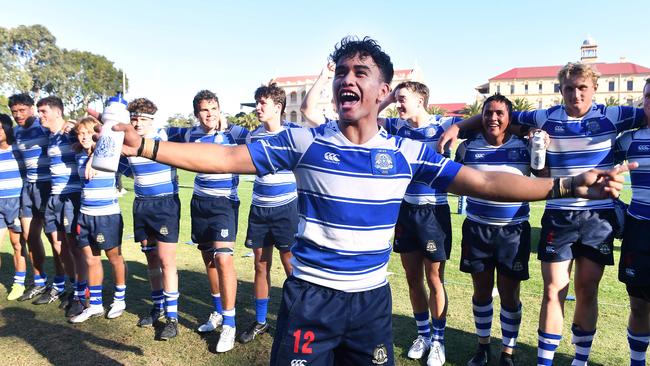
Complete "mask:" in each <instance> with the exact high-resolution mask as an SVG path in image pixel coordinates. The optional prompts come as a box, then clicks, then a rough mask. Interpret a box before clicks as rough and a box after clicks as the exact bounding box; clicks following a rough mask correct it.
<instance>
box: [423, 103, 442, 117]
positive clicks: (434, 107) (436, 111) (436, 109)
mask: <svg viewBox="0 0 650 366" xmlns="http://www.w3.org/2000/svg"><path fill="white" fill-rule="evenodd" d="M427 113H429V114H435V115H441V116H444V115H445V114H446V113H447V110H446V109H444V108H441V107H440V106H437V105H431V106H429V108H427Z"/></svg>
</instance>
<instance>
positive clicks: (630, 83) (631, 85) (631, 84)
mask: <svg viewBox="0 0 650 366" xmlns="http://www.w3.org/2000/svg"><path fill="white" fill-rule="evenodd" d="M627 90H628V91H631V90H634V80H628V81H627Z"/></svg>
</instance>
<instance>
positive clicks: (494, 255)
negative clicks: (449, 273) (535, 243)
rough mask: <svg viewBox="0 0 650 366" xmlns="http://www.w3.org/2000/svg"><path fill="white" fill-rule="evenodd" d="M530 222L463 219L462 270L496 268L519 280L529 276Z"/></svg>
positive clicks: (503, 273)
mask: <svg viewBox="0 0 650 366" xmlns="http://www.w3.org/2000/svg"><path fill="white" fill-rule="evenodd" d="M529 258H530V224H529V223H528V221H525V222H522V223H520V224H514V225H506V226H498V225H488V224H481V223H478V222H475V221H472V220H469V219H465V222H463V239H462V241H461V256H460V270H461V271H463V272H466V273H479V272H483V271H485V270H489V269H492V268H496V269H497V271H498V272H499V273H500V274H502V275H504V276H506V277H508V278H512V279H515V280H519V281H524V280H527V279H528V278H529V274H528V259H529Z"/></svg>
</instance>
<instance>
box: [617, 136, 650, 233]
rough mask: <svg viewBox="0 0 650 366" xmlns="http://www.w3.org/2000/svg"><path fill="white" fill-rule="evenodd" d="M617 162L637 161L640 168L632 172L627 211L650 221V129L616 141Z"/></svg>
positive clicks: (621, 137) (631, 214)
mask: <svg viewBox="0 0 650 366" xmlns="http://www.w3.org/2000/svg"><path fill="white" fill-rule="evenodd" d="M615 150H616V158H617V162H623V161H624V160H627V161H630V162H632V161H636V162H637V163H639V167H638V168H637V169H634V170H632V171H631V172H630V180H631V181H632V201H631V202H630V206H629V207H628V209H627V212H628V213H629V214H630V216H633V217H635V218H637V219H639V220H650V129H648V127H644V128H641V129H639V130H637V131H627V132H625V133H623V134H622V135H621V136H619V137H618V139H617V140H616V149H615Z"/></svg>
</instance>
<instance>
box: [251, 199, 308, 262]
mask: <svg viewBox="0 0 650 366" xmlns="http://www.w3.org/2000/svg"><path fill="white" fill-rule="evenodd" d="M297 232H298V200H293V201H291V202H289V203H287V204H286V205H282V206H276V207H259V206H255V205H251V210H250V212H249V214H248V230H247V231H246V242H245V243H244V244H245V245H246V247H247V248H263V247H268V246H271V245H275V247H276V248H278V249H279V250H282V251H287V250H289V249H290V248H291V245H293V243H294V241H295V235H296V233H297Z"/></svg>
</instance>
